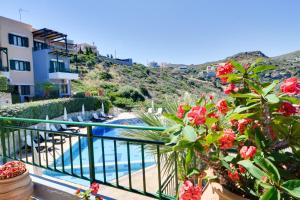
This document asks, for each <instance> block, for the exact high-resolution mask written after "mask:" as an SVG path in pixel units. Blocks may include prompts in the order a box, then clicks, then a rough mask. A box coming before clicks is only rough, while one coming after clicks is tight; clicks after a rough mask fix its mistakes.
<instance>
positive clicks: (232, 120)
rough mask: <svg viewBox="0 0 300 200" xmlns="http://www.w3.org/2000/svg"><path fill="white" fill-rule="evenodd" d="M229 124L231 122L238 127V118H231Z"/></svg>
mask: <svg viewBox="0 0 300 200" xmlns="http://www.w3.org/2000/svg"><path fill="white" fill-rule="evenodd" d="M229 124H230V125H231V126H234V127H236V126H237V125H238V120H236V119H231V120H230V121H229Z"/></svg>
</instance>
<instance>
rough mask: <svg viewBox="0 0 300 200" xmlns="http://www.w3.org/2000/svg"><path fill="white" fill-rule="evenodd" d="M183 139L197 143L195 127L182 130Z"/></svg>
mask: <svg viewBox="0 0 300 200" xmlns="http://www.w3.org/2000/svg"><path fill="white" fill-rule="evenodd" d="M182 135H183V138H184V139H185V140H187V141H189V142H195V141H196V140H197V134H196V131H195V129H194V128H193V127H191V126H186V127H184V128H183V129H182Z"/></svg>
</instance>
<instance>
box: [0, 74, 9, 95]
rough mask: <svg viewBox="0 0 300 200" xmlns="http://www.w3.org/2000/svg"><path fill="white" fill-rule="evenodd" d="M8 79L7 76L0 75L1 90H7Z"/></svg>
mask: <svg viewBox="0 0 300 200" xmlns="http://www.w3.org/2000/svg"><path fill="white" fill-rule="evenodd" d="M7 90H8V80H7V78H6V77H5V76H2V75H0V92H7Z"/></svg>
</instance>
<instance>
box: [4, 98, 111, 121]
mask: <svg viewBox="0 0 300 200" xmlns="http://www.w3.org/2000/svg"><path fill="white" fill-rule="evenodd" d="M101 102H103V103H104V108H105V112H108V110H109V108H111V102H110V101H109V100H108V99H107V98H100V97H85V98H65V99H54V100H44V101H35V102H28V103H21V104H14V105H9V106H3V107H1V108H0V116H3V117H20V118H27V119H45V118H46V115H48V116H49V118H50V119H51V118H55V117H59V116H62V115H63V113H64V107H66V109H67V111H68V113H72V112H79V111H81V109H82V105H83V104H84V106H85V110H86V111H89V110H97V109H99V108H100V107H101Z"/></svg>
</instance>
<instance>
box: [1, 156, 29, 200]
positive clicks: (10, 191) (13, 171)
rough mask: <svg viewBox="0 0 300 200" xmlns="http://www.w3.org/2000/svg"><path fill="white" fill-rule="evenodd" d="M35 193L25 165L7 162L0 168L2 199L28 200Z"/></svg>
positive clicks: (17, 162)
mask: <svg viewBox="0 0 300 200" xmlns="http://www.w3.org/2000/svg"><path fill="white" fill-rule="evenodd" d="M32 193H33V183H32V181H31V178H30V176H29V172H28V170H27V169H26V166H25V164H24V163H22V162H20V161H11V162H7V163H5V164H4V165H2V166H1V167H0V199H3V200H7V199H10V200H23V199H24V200H27V199H29V197H30V196H31V195H32Z"/></svg>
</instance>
